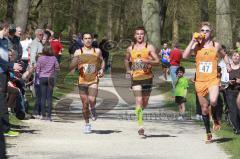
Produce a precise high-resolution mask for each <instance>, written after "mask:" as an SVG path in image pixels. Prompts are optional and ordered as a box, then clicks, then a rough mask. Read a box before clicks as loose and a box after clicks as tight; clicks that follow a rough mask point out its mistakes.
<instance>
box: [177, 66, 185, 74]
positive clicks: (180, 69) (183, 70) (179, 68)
mask: <svg viewBox="0 0 240 159" xmlns="http://www.w3.org/2000/svg"><path fill="white" fill-rule="evenodd" d="M179 71H181V72H183V73H185V68H184V67H183V66H180V67H178V68H177V70H176V74H178V72H179Z"/></svg>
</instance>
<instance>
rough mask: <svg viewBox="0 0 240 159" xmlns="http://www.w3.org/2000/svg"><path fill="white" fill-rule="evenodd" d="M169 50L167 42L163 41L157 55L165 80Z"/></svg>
mask: <svg viewBox="0 0 240 159" xmlns="http://www.w3.org/2000/svg"><path fill="white" fill-rule="evenodd" d="M170 51H171V49H169V48H168V44H167V43H164V44H163V49H162V50H161V51H160V53H159V55H160V57H161V62H162V69H163V77H164V79H165V80H167V73H169V67H170Z"/></svg>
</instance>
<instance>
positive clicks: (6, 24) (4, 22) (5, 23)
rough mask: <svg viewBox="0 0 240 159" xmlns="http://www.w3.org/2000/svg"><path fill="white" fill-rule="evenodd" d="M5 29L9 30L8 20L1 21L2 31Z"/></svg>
mask: <svg viewBox="0 0 240 159" xmlns="http://www.w3.org/2000/svg"><path fill="white" fill-rule="evenodd" d="M4 28H9V23H8V22H7V21H6V20H1V21H0V30H3V29H4Z"/></svg>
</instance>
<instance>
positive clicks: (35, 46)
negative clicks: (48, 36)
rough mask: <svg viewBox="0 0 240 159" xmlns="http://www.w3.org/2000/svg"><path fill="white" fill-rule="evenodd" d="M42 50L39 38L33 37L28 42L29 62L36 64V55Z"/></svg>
mask: <svg viewBox="0 0 240 159" xmlns="http://www.w3.org/2000/svg"><path fill="white" fill-rule="evenodd" d="M42 50H43V45H42V43H41V42H40V41H39V39H37V38H35V39H34V40H33V41H32V43H31V44H30V64H34V65H35V64H36V56H37V54H39V53H41V52H42Z"/></svg>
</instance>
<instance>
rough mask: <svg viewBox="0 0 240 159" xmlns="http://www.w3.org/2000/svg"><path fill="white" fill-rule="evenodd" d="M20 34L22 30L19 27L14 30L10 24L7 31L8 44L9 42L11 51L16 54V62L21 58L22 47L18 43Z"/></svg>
mask: <svg viewBox="0 0 240 159" xmlns="http://www.w3.org/2000/svg"><path fill="white" fill-rule="evenodd" d="M21 34H22V29H21V28H20V27H17V28H15V26H14V25H13V24H12V25H11V27H10V29H9V37H8V39H9V42H10V47H9V48H10V49H13V50H14V51H15V53H16V56H17V58H16V61H19V60H21V58H22V45H21V43H20V37H21Z"/></svg>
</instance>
